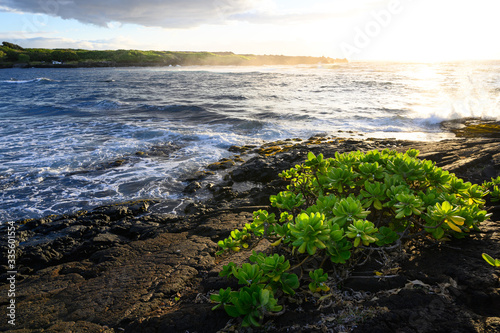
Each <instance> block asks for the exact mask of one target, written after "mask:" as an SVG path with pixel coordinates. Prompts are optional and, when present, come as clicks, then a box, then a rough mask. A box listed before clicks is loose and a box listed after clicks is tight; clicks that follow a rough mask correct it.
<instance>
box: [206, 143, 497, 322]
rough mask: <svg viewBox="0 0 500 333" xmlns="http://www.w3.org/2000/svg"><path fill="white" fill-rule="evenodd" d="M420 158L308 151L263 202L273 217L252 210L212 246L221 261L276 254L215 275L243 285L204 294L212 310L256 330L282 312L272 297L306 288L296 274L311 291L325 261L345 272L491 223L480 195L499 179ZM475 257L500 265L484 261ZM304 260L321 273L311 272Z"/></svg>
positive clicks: (321, 281)
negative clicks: (229, 256) (472, 178)
mask: <svg viewBox="0 0 500 333" xmlns="http://www.w3.org/2000/svg"><path fill="white" fill-rule="evenodd" d="M418 155H419V152H418V150H414V149H410V150H408V151H407V152H406V153H400V152H397V151H394V150H390V149H384V150H382V151H378V150H372V151H368V152H366V153H363V152H360V151H353V152H349V153H338V152H336V153H335V156H334V157H333V158H324V156H323V155H322V154H318V155H315V154H313V153H309V154H308V155H307V159H306V161H305V162H304V163H302V164H298V165H296V166H295V167H294V168H291V169H289V170H285V171H283V172H281V173H280V177H282V178H283V179H285V180H286V181H288V182H289V184H288V186H287V190H286V191H282V192H279V193H278V194H277V195H273V196H271V198H270V202H271V206H272V207H274V208H277V209H278V210H279V211H280V217H279V220H277V218H276V216H275V215H274V214H271V213H268V212H267V211H266V210H259V211H256V212H254V218H253V222H251V223H247V224H246V225H245V227H244V228H243V229H242V230H235V231H234V232H232V233H231V234H230V236H229V237H228V238H226V239H224V240H221V241H219V242H218V245H219V247H220V248H221V250H220V251H219V252H218V254H221V253H224V252H228V251H240V250H241V249H245V248H248V247H250V246H251V244H252V242H254V241H257V240H258V239H259V238H262V237H264V238H267V239H268V240H269V241H270V242H271V245H273V246H274V248H273V249H275V250H274V251H282V252H280V253H281V255H279V254H278V253H274V254H270V255H266V254H263V253H258V254H257V253H253V254H252V255H251V256H250V261H251V262H253V263H254V264H250V263H245V264H243V265H242V266H240V267H237V266H236V265H235V264H234V263H229V264H228V265H226V266H224V267H223V269H222V271H221V272H220V275H221V276H226V277H228V278H236V279H237V280H238V281H239V283H240V285H242V286H243V287H242V288H241V289H240V290H239V291H232V290H230V289H221V290H220V291H219V294H218V295H214V296H213V297H211V298H212V300H213V301H214V302H216V303H218V305H216V306H214V308H219V307H224V309H225V310H226V312H227V313H228V314H230V315H231V316H234V317H242V325H247V326H248V325H252V326H257V325H260V323H261V322H262V320H263V318H264V316H265V315H266V314H268V313H269V312H276V311H280V310H278V309H281V307H280V306H279V305H277V301H276V299H275V298H274V296H275V295H281V294H288V295H294V294H295V290H296V289H297V288H304V287H305V285H304V284H303V282H304V279H303V277H302V274H301V275H300V276H301V277H300V278H299V276H298V275H297V274H295V272H294V269H297V270H299V268H300V270H301V271H302V272H303V271H308V270H309V279H307V277H306V279H307V281H308V282H307V284H306V285H307V286H308V287H309V290H310V291H312V292H314V293H316V292H319V291H327V290H328V288H329V287H328V286H327V285H326V284H325V282H326V281H327V279H328V273H327V272H325V271H324V268H325V267H327V266H323V264H324V263H325V260H327V259H330V261H331V262H332V263H333V264H334V266H335V269H336V270H337V269H344V270H349V269H351V267H353V266H354V265H356V264H357V263H359V262H362V261H363V260H366V259H367V258H368V257H367V256H368V253H373V250H375V249H376V250H378V251H381V252H378V253H384V256H388V255H389V254H390V253H391V252H392V251H395V250H397V249H401V248H402V245H403V244H404V242H406V241H407V240H409V239H412V238H415V237H421V236H422V235H424V234H425V233H426V232H427V235H431V236H432V237H434V238H435V239H442V238H444V237H447V236H453V237H457V238H461V237H465V235H466V233H467V232H470V231H472V230H477V229H478V225H479V224H480V223H482V222H483V221H485V220H487V219H488V218H489V216H490V214H488V213H487V211H486V210H484V209H483V207H484V205H485V203H486V199H487V197H486V196H487V195H488V194H489V195H490V198H491V201H495V200H499V201H500V189H499V188H500V177H498V178H496V179H492V180H491V181H490V182H485V183H483V184H482V185H473V184H471V183H469V182H464V181H463V180H462V179H459V178H458V177H456V176H455V175H454V174H451V173H449V172H448V171H444V170H442V169H441V168H438V167H436V165H435V163H434V162H432V161H426V160H420V159H418V158H417V157H418ZM361 245H362V246H361ZM290 248H291V250H290ZM389 250H390V251H391V252H389ZM287 253H288V255H287V256H286V257H285V256H284V255H283V254H287ZM290 254H291V255H290ZM304 255H306V256H304ZM483 258H485V260H486V261H487V262H488V263H490V264H492V265H497V264H499V262H498V259H493V258H491V257H489V256H488V255H486V254H484V255H483ZM291 262H292V264H291ZM306 262H307V265H311V264H312V263H321V266H322V267H314V268H313V270H310V269H311V267H310V266H308V267H307V268H305V267H304V265H306V264H305V263H306ZM291 266H293V267H291ZM339 267H340V268H339ZM336 272H338V271H336ZM345 275H346V276H348V274H345ZM336 276H338V274H336ZM301 282H302V285H303V286H302V287H301ZM306 288H307V287H306Z"/></svg>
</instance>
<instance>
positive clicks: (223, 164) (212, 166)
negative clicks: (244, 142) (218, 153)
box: [207, 158, 236, 170]
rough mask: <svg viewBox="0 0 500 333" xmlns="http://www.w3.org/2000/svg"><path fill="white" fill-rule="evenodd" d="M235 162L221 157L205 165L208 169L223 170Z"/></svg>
mask: <svg viewBox="0 0 500 333" xmlns="http://www.w3.org/2000/svg"><path fill="white" fill-rule="evenodd" d="M235 164H236V163H235V162H234V160H233V159H230V158H223V159H221V160H220V161H218V162H215V163H212V164H209V165H207V169H209V170H225V169H229V168H230V167H232V166H234V165H235Z"/></svg>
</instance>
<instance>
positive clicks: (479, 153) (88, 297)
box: [0, 136, 500, 333]
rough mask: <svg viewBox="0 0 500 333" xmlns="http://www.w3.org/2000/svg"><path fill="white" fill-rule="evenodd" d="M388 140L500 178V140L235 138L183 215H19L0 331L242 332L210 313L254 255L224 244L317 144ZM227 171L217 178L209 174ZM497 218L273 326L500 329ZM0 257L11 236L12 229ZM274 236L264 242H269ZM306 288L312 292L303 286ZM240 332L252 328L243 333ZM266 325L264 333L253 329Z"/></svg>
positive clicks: (126, 207) (445, 164)
mask: <svg viewBox="0 0 500 333" xmlns="http://www.w3.org/2000/svg"><path fill="white" fill-rule="evenodd" d="M384 148H390V149H395V150H398V151H406V150H407V149H410V148H414V149H418V150H420V152H421V153H420V156H419V158H423V159H424V158H425V159H430V160H433V161H435V162H436V163H437V165H438V166H439V167H442V168H443V169H445V170H449V171H450V172H453V173H455V174H456V175H457V176H458V177H460V178H463V179H464V180H466V181H470V182H473V183H482V182H483V181H485V180H490V179H491V178H492V177H497V176H500V139H496V138H466V139H456V140H447V141H440V142H410V141H395V140H380V139H365V140H353V139H335V138H327V137H321V136H318V137H313V138H311V139H309V140H305V141H303V140H286V141H280V142H274V143H272V144H267V145H264V146H262V147H231V149H230V151H232V152H233V153H234V154H235V155H234V156H233V158H230V159H227V160H224V161H221V162H220V163H218V164H214V165H211V166H208V168H207V169H209V170H212V171H211V172H201V173H200V174H198V175H196V176H194V177H191V178H190V179H189V182H187V183H186V193H192V192H196V191H200V190H206V189H209V190H210V191H211V192H212V197H211V199H208V200H206V201H204V202H199V203H192V204H190V205H188V206H187V207H185V214H184V215H171V214H160V213H154V211H155V210H154V207H155V205H157V204H159V202H158V201H155V200H142V201H135V202H128V203H122V204H116V205H110V206H104V207H99V208H97V209H95V210H93V211H89V212H88V211H79V212H75V213H73V214H67V215H58V216H48V217H45V218H42V219H35V220H25V221H17V222H16V225H17V232H16V239H17V241H18V242H19V245H18V247H17V260H16V270H17V275H16V281H15V282H16V283H15V326H14V325H11V324H9V323H8V320H10V319H9V317H7V316H5V315H4V313H5V310H6V308H7V306H8V305H9V304H10V303H9V300H8V299H7V298H6V297H4V296H5V295H7V294H8V292H9V288H11V285H10V283H9V280H8V277H9V267H8V266H7V257H6V256H2V262H1V265H2V266H1V267H0V294H2V295H3V296H2V298H1V301H0V302H1V307H2V309H3V311H2V319H1V321H0V329H1V330H8V331H11V332H23V333H25V332H26V333H27V332H217V331H238V330H239V328H238V320H237V319H231V318H230V317H229V316H228V315H227V314H226V313H225V312H224V311H212V310H211V307H212V306H213V304H211V303H210V301H209V296H210V294H211V293H213V292H215V291H218V290H219V288H225V287H227V286H230V285H231V283H230V282H229V281H228V280H227V279H225V278H220V277H219V276H218V272H219V271H220V270H221V269H222V266H223V265H224V264H226V263H227V262H229V261H234V262H237V263H241V262H245V261H246V260H247V259H248V256H249V254H250V251H242V252H239V253H235V254H231V255H228V256H223V257H218V256H216V255H215V253H216V252H217V251H218V248H217V241H219V240H221V239H224V238H226V237H227V236H228V235H229V233H230V232H231V231H232V230H234V229H236V228H241V227H243V226H244V224H245V223H249V222H250V221H251V220H252V212H253V211H255V210H258V209H268V210H270V211H272V208H271V207H270V206H269V196H270V195H272V194H276V193H278V192H279V191H281V190H283V189H284V188H285V186H286V183H285V182H283V181H282V180H281V179H280V178H279V177H278V173H279V172H281V171H282V170H285V169H289V168H291V167H293V166H294V165H295V164H298V163H301V162H303V161H304V160H305V158H306V156H307V153H308V152H309V151H312V152H314V153H315V154H319V153H322V154H323V155H324V156H325V157H333V156H334V154H335V152H340V153H342V152H348V151H353V150H361V151H368V150H372V149H379V150H380V149H384ZM212 172H216V173H222V174H223V175H224V180H223V181H222V182H220V183H217V184H212V183H207V181H206V179H205V175H207V174H210V173H212ZM487 208H488V211H489V212H491V213H492V214H493V215H492V217H491V218H490V221H487V222H485V223H483V224H482V225H481V226H480V229H481V231H480V232H474V233H472V234H471V235H470V236H469V237H467V238H465V239H460V240H452V241H449V242H434V243H428V244H426V245H422V246H420V247H419V246H414V247H408V248H407V249H406V252H407V253H406V255H405V256H404V257H403V258H402V259H401V262H400V269H399V270H398V271H397V272H393V274H391V275H390V277H387V278H375V277H367V276H366V275H363V274H361V273H362V272H359V273H360V274H353V276H351V277H350V278H349V279H347V280H346V281H345V283H344V284H343V285H342V286H340V289H339V290H338V291H336V296H335V298H333V297H332V298H331V299H326V300H323V301H321V302H320V301H319V300H318V299H317V298H314V297H309V296H308V295H306V292H305V291H304V293H302V296H303V297H301V298H300V297H298V299H300V301H297V300H295V301H294V300H285V302H286V303H287V304H286V311H285V312H284V313H283V314H281V315H280V316H275V317H269V318H268V321H267V322H266V323H265V325H264V326H263V328H262V329H261V330H262V331H265V330H267V331H272V332H499V331H500V269H498V268H494V267H492V266H490V265H488V264H487V263H486V262H485V261H484V260H483V259H482V258H481V253H483V252H487V253H488V254H490V255H491V256H493V257H496V258H499V257H500V222H499V221H500V205H495V204H494V203H493V204H492V203H490V202H488V205H487ZM1 231H2V234H1V237H2V239H1V245H2V253H7V231H6V228H5V225H4V226H3V228H2V229H1ZM267 247H268V244H267V243H266V242H265V241H261V242H260V243H258V244H256V245H255V248H254V250H257V251H259V250H261V251H265V250H266V249H267ZM298 294H299V296H300V294H301V292H300V291H299V293H298ZM240 331H241V330H240ZM254 331H258V330H254Z"/></svg>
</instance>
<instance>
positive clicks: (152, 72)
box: [0, 61, 500, 222]
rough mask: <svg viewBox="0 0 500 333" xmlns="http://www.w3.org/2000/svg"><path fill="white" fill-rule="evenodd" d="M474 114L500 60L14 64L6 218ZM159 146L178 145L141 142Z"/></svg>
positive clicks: (2, 214) (0, 128)
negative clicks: (251, 148) (254, 147)
mask: <svg viewBox="0 0 500 333" xmlns="http://www.w3.org/2000/svg"><path fill="white" fill-rule="evenodd" d="M467 117H477V118H485V119H498V118H500V62H498V61H497V62H472V63H435V64H417V63H381V62H353V63H349V64H339V65H328V66H327V65H325V66H321V65H318V66H296V67H266V66H263V67H164V68H104V69H102V68H99V69H3V70H1V71H0V119H1V122H0V190H1V191H0V202H1V205H0V221H1V222H5V221H7V220H15V219H21V218H28V217H40V216H44V215H47V214H61V213H65V212H71V211H75V210H78V209H92V208H93V207H96V206H98V205H100V204H104V203H112V202H120V201H125V200H131V199H137V198H157V199H163V200H166V202H167V203H170V204H167V205H166V207H169V210H170V211H172V210H174V209H175V207H176V206H177V205H178V204H179V203H181V202H182V201H183V200H187V199H188V197H187V196H186V195H185V194H183V193H182V189H183V187H184V186H185V185H186V184H185V183H182V181H181V180H182V178H183V176H185V175H187V174H189V173H190V172H193V171H196V170H198V169H200V168H202V167H203V166H205V165H207V164H209V163H212V162H215V161H217V160H218V159H220V158H222V157H226V156H229V155H231V153H229V152H228V151H227V148H228V147H230V146H231V145H244V144H260V143H263V142H265V141H271V140H277V139H286V138H296V137H299V138H308V137H310V136H312V135H314V134H318V133H325V134H328V135H332V136H339V137H346V136H347V137H351V136H356V137H363V138H368V137H389V138H402V139H412V140H416V139H417V140H428V141H432V140H440V139H444V138H451V137H453V135H452V134H450V133H446V132H443V130H442V129H441V127H440V122H441V121H443V120H450V119H461V118H467ZM339 131H342V132H339ZM348 131H352V132H354V133H347V132H348ZM157 147H163V148H160V150H161V149H165V150H166V151H168V152H169V153H168V154H156V155H155V154H150V155H151V156H146V157H144V156H143V157H141V156H140V155H137V154H136V153H137V152H149V151H151V150H152V149H158V148H157ZM118 160H126V163H123V164H120V163H118V164H116V163H115V162H116V161H118ZM113 163H115V164H114V165H113V167H110V165H112V164H113Z"/></svg>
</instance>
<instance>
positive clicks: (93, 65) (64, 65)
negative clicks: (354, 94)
mask: <svg viewBox="0 0 500 333" xmlns="http://www.w3.org/2000/svg"><path fill="white" fill-rule="evenodd" d="M343 63H347V61H346V62H334V63H320V62H318V63H315V64H311V63H296V64H286V63H284V64H280V63H270V64H258V65H257V64H239V65H224V64H187V65H179V64H177V65H172V64H164V63H116V62H92V63H88V62H85V63H76V64H75V63H62V64H50V63H45V64H40V63H36V64H32V63H15V64H2V63H0V69H9V68H21V69H27V68H112V67H117V68H123V67H173V68H175V67H187V66H234V67H251V66H297V65H333V64H343Z"/></svg>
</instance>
